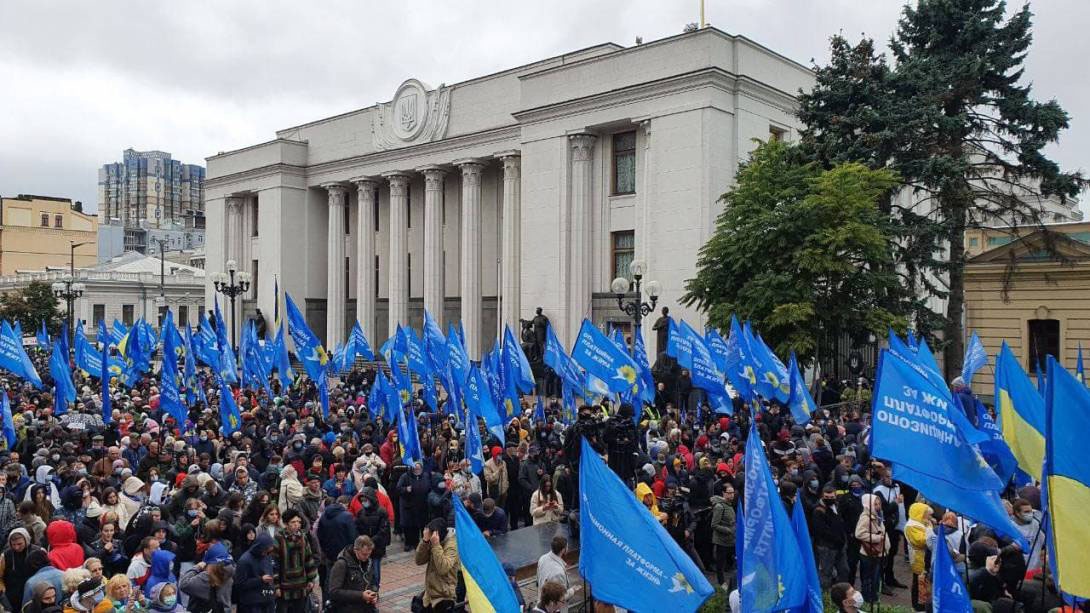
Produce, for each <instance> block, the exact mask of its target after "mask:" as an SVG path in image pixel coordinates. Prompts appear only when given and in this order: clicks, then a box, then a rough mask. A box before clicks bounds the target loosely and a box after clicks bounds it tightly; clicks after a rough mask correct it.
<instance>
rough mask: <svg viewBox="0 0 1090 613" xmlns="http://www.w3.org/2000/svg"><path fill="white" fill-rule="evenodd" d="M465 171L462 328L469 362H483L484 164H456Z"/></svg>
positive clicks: (463, 178) (469, 161)
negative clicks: (482, 182) (482, 223)
mask: <svg viewBox="0 0 1090 613" xmlns="http://www.w3.org/2000/svg"><path fill="white" fill-rule="evenodd" d="M454 163H455V164H457V165H458V167H459V168H461V170H462V234H461V239H462V240H461V255H462V262H461V264H462V266H461V268H462V271H461V272H462V275H461V276H462V279H461V281H462V282H461V288H460V289H461V291H460V294H461V299H462V326H463V327H464V328H465V334H466V353H467V354H469V359H471V360H479V359H481V172H482V171H483V170H484V164H483V163H481V161H480V160H475V159H468V160H458V161H456V162H454Z"/></svg>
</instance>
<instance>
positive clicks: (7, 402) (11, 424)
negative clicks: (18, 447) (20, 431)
mask: <svg viewBox="0 0 1090 613" xmlns="http://www.w3.org/2000/svg"><path fill="white" fill-rule="evenodd" d="M0 406H2V407H3V418H4V425H3V431H4V440H5V441H6V442H7V444H8V449H12V448H14V447H15V418H13V417H12V416H11V398H9V397H8V391H7V390H4V400H3V404H2V405H0Z"/></svg>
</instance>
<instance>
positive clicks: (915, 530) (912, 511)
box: [905, 502, 932, 575]
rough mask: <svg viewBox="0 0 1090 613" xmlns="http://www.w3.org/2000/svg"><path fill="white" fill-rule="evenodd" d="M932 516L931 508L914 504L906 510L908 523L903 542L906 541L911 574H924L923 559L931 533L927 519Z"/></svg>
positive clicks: (922, 504)
mask: <svg viewBox="0 0 1090 613" xmlns="http://www.w3.org/2000/svg"><path fill="white" fill-rule="evenodd" d="M931 514H932V510H931V507H929V506H928V505H926V504H924V503H922V502H916V503H913V504H912V506H910V507H909V508H908V523H906V524H905V540H907V541H908V551H909V562H910V566H911V567H912V574H914V575H922V574H924V558H925V557H926V553H927V540H928V535H929V533H931V532H932V528H931V525H930V523H928V521H927V518H928V517H930V516H931Z"/></svg>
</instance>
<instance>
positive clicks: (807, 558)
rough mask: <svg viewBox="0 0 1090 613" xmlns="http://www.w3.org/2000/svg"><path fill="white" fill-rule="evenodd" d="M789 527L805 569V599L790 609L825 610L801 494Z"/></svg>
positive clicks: (809, 612)
mask: <svg viewBox="0 0 1090 613" xmlns="http://www.w3.org/2000/svg"><path fill="white" fill-rule="evenodd" d="M792 357H793V356H792ZM791 527H792V528H794V529H795V539H797V540H798V542H799V553H800V554H801V555H802V566H803V569H804V570H805V571H806V600H805V601H803V603H802V605H801V606H798V607H794V608H792V609H791V611H793V612H796V613H822V611H824V610H825V604H824V603H823V602H822V596H821V579H820V578H818V570H817V562H816V561H815V560H814V547H813V544H812V543H811V542H810V528H809V527H808V526H807V523H806V512H805V511H804V510H803V509H802V496H795V506H794V507H793V508H792V509H791Z"/></svg>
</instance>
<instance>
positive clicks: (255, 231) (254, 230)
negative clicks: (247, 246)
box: [250, 194, 260, 236]
mask: <svg viewBox="0 0 1090 613" xmlns="http://www.w3.org/2000/svg"><path fill="white" fill-rule="evenodd" d="M252 203H253V204H252V205H251V208H250V210H251V211H253V222H254V223H253V227H252V228H250V236H258V234H259V231H258V227H257V226H258V223H257V220H258V211H259V210H260V209H259V208H258V196H257V194H254V199H253V200H252Z"/></svg>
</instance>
